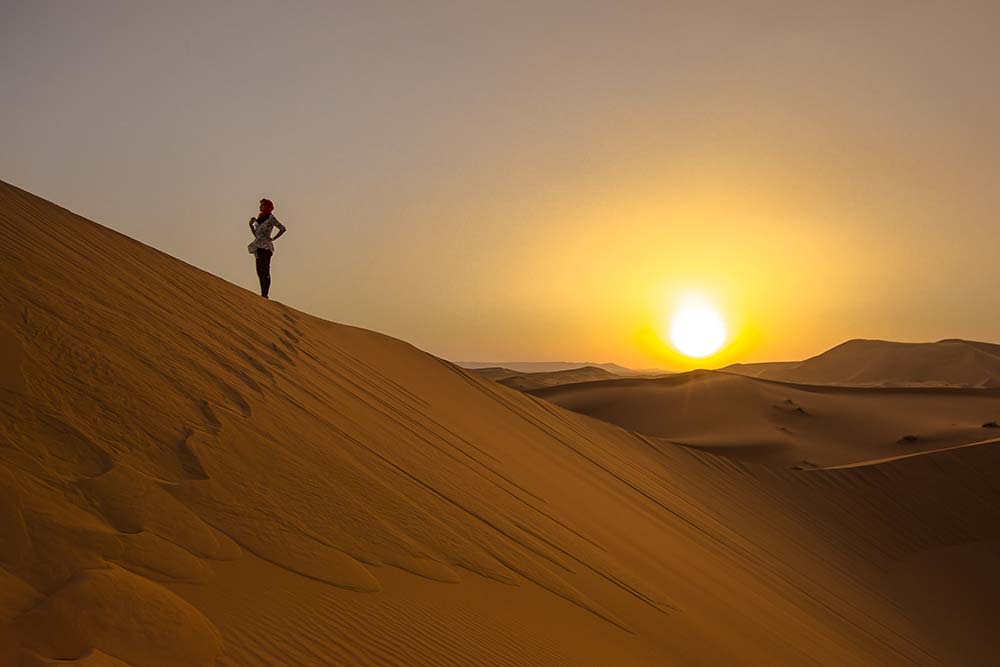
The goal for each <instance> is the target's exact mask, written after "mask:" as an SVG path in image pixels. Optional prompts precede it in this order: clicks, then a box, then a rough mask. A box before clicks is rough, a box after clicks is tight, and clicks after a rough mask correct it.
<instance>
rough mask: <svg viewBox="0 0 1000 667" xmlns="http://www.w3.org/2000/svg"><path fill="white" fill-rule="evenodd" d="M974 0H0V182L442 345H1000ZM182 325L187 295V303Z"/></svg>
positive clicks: (988, 27) (415, 339) (354, 319)
mask: <svg viewBox="0 0 1000 667" xmlns="http://www.w3.org/2000/svg"><path fill="white" fill-rule="evenodd" d="M998 35H1000V5H998V4H997V3H995V2H984V3H977V4H963V3H956V2H941V3H936V4H932V3H923V2H897V3H873V2H861V3H857V4H853V5H852V4H850V3H830V2H816V3H803V2H790V3H750V2H731V3H720V4H718V5H716V6H714V7H708V3H702V2H691V3H671V2H648V3H646V2H620V1H618V2H604V3H595V2H582V1H576V2H543V1H536V2H510V1H505V2H495V3H486V2H474V1H469V2H434V3H431V2H394V3H389V2H357V3H346V2H344V3H337V2H316V3H293V2H282V3H249V2H234V3H223V2H207V3H203V2H191V3H181V2H139V1H132V0H130V1H127V2H120V3H111V2H98V1H96V0H94V1H81V2H69V1H65V2H40V1H37V0H32V1H29V2H13V3H12V2H9V1H7V0H0V81H2V84H3V96H2V104H0V128H2V131H0V179H3V180H6V181H9V182H11V183H13V184H15V185H18V186H19V187H22V188H25V189H27V190H30V191H32V192H35V193H36V194H39V195H41V196H43V197H45V198H47V199H50V200H53V201H55V202H56V203H58V204H61V205H63V206H66V207H67V208H70V209H72V210H74V211H76V212H78V213H80V214H82V215H84V216H86V217H89V218H91V219H94V220H96V221H98V222H101V223H103V224H106V225H108V226H110V227H113V228H115V229H117V230H119V231H121V232H124V233H126V234H128V235H130V236H132V237H135V238H137V239H139V240H141V241H143V242H145V243H148V244H150V245H153V246H155V247H157V248H160V249H162V250H164V251H166V252H168V253H170V254H172V255H175V256H177V257H180V258H181V259H183V260H185V261H188V262H191V263H193V264H195V265H197V266H199V267H201V268H203V269H206V270H208V271H210V272H212V273H215V274H217V275H219V276H222V277H223V278H226V279H227V280H231V281H233V282H236V283H238V284H240V285H243V286H245V287H247V288H249V289H255V288H256V276H255V274H254V268H253V258H252V257H251V256H250V255H249V254H247V252H246V249H245V248H246V244H247V242H249V240H250V238H249V231H248V229H247V226H246V222H247V220H248V219H249V217H250V216H251V215H253V214H254V213H255V212H256V204H257V200H258V199H259V198H260V197H262V196H267V197H270V198H271V199H273V200H274V201H275V203H276V205H277V208H276V210H275V214H276V215H277V216H278V217H279V218H280V219H281V220H282V222H284V223H285V224H286V225H287V227H288V234H287V236H285V237H284V238H283V239H281V241H280V242H279V243H278V248H277V252H276V254H275V257H274V261H273V267H272V273H273V277H274V287H273V288H272V294H271V295H272V297H273V298H275V299H278V300H280V301H283V302H285V303H287V304H289V305H291V306H294V307H297V308H301V309H303V310H305V311H308V312H311V313H314V314H316V315H319V316H321V317H325V318H329V319H333V320H336V321H339V322H345V323H349V324H354V325H357V326H362V327H366V328H372V329H376V330H379V331H383V332H386V333H389V334H391V335H393V336H396V337H399V338H403V339H405V340H408V341H410V342H412V343H414V344H416V345H417V346H419V347H421V348H423V349H426V350H428V351H430V352H433V353H435V354H438V355H440V356H444V357H447V358H451V359H463V360H472V359H478V360H541V359H572V360H593V361H617V362H620V363H624V364H628V365H632V366H661V367H678V362H677V360H676V359H673V358H671V357H670V356H669V355H668V354H667V353H666V352H665V348H664V346H663V345H662V344H660V343H658V342H657V333H658V331H659V330H660V328H661V327H660V323H661V321H663V320H664V318H665V317H666V316H667V314H668V313H669V310H670V307H671V304H672V303H673V301H674V300H675V299H676V297H677V295H678V294H680V293H682V292H684V291H685V290H697V291H700V292H702V293H704V294H706V295H707V296H708V297H710V298H712V299H714V300H715V301H716V302H717V303H718V304H719V306H720V307H721V308H722V310H723V312H724V313H725V314H726V316H727V318H729V320H730V327H731V328H732V329H733V330H734V331H735V332H736V333H737V334H738V336H737V338H736V343H734V345H733V346H731V348H730V349H729V351H728V353H727V354H725V355H723V356H721V357H719V358H717V359H715V360H713V362H715V363H714V364H712V365H718V364H721V363H725V362H729V361H736V360H739V361H753V360H766V359H791V358H802V357H805V356H809V355H812V354H815V353H818V352H820V351H822V350H823V349H825V348H827V347H830V346H832V345H834V344H836V343H839V342H841V341H843V340H845V339H847V338H853V337H865V338H887V339H896V340H936V339H939V338H946V337H964V338H973V339H981V340H993V341H996V340H1000V290H998V288H1000V261H998V254H1000V233H998V229H1000V38H998ZM192 316H194V317H196V316H197V313H192Z"/></svg>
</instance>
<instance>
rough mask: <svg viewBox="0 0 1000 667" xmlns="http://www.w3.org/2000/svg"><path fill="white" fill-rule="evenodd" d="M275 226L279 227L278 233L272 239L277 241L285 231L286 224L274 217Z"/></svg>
mask: <svg viewBox="0 0 1000 667" xmlns="http://www.w3.org/2000/svg"><path fill="white" fill-rule="evenodd" d="M274 226H275V227H277V228H278V233H277V234H275V235H274V236H273V237H272V238H271V240H272V241H277V240H278V239H280V238H281V235H282V234H284V233H285V226H284V225H283V224H281V223H280V222H278V219H277V218H275V219H274Z"/></svg>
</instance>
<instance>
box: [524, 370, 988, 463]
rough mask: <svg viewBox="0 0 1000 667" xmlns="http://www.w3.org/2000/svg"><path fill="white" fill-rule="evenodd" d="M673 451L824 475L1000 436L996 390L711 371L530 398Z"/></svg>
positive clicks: (566, 388) (569, 388) (563, 389)
mask: <svg viewBox="0 0 1000 667" xmlns="http://www.w3.org/2000/svg"><path fill="white" fill-rule="evenodd" d="M532 393H534V394H535V395H536V396H539V397H541V398H544V399H546V400H548V401H551V402H553V403H556V404H558V405H560V406H562V407H564V408H568V409H570V410H573V411H575V412H580V413H583V414H586V415H589V416H592V417H596V418H598V419H601V420H603V421H607V422H611V423H613V424H617V425H619V426H622V427H623V428H627V429H629V430H631V431H635V432H637V433H642V434H644V435H649V436H653V437H656V438H662V439H664V440H668V441H670V442H673V443H678V444H685V445H690V446H694V447H698V448H700V449H702V450H706V451H714V452H717V453H724V454H727V455H729V456H733V457H737V458H740V459H743V460H748V461H755V462H759V463H768V464H773V465H781V466H797V467H801V466H804V467H821V466H833V465H841V464H847V463H851V462H854V461H862V460H868V459H876V458H883V457H893V456H897V455H900V454H908V453H912V452H917V451H924V450H933V449H938V448H941V447H950V446H958V445H965V444H968V443H972V442H978V441H980V440H984V439H989V438H992V437H996V436H1000V432H997V433H995V432H994V430H993V426H985V425H987V424H994V425H995V424H996V423H997V422H998V420H1000V389H953V388H895V389H865V388H853V387H831V386H809V385H795V384H787V383H781V382H776V381H767V380H761V379H758V378H749V377H741V376H738V375H733V374H729V373H721V372H717V371H693V372H690V373H680V374H677V375H673V376H669V377H665V378H658V379H618V380H607V381H602V382H589V383H586V384H574V385H563V386H556V387H551V388H542V389H538V390H536V391H533V392H532Z"/></svg>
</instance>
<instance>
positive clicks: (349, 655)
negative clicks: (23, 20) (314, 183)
mask: <svg viewBox="0 0 1000 667" xmlns="http://www.w3.org/2000/svg"><path fill="white" fill-rule="evenodd" d="M0 202H2V206H0V222H2V223H3V224H4V225H5V226H7V227H8V229H11V230H12V233H11V236H10V240H9V245H8V250H7V252H8V257H7V259H5V261H4V262H3V263H2V264H0V279H2V280H3V282H4V284H5V285H6V289H5V290H3V291H2V292H0V338H2V342H3V346H2V349H3V353H2V354H3V356H2V358H0V361H2V362H3V364H4V366H3V368H4V372H3V374H2V378H0V664H4V665H7V664H11V665H23V664H29V665H50V664H56V663H58V664H79V665H116V666H120V665H132V666H133V667H147V666H148V667H159V666H161V665H179V664H183V665H192V666H200V665H225V666H230V665H233V666H235V665H273V664H303V665H443V664H490V665H532V664H534V665H588V664H589V665H609V664H616V665H661V664H678V665H686V664H690V665H694V664H747V665H752V664H789V665H791V664H795V665H801V664H825V665H834V664H836V665H849V664H850V665H895V664H899V665H909V664H928V665H931V664H963V662H964V664H976V662H975V660H977V659H980V658H982V657H983V656H985V655H988V654H989V653H988V651H991V650H995V648H996V645H995V642H994V641H993V640H992V638H991V637H990V636H989V633H978V632H976V630H977V629H976V628H974V627H972V628H970V627H968V626H963V627H959V628H953V627H951V626H949V625H947V624H941V623H934V622H933V617H932V614H930V613H929V612H928V611H927V608H926V607H925V606H921V605H922V603H920V602H919V600H918V601H914V600H913V599H912V598H913V596H914V593H915V592H917V593H919V591H920V589H919V581H921V579H922V577H924V578H925V575H926V573H927V572H935V573H938V574H939V575H940V572H939V570H938V569H936V568H935V567H934V564H935V563H936V560H935V559H937V558H940V557H941V556H940V554H942V553H945V554H946V555H947V556H951V555H953V554H956V553H957V554H958V556H956V557H961V558H962V559H963V562H965V563H966V564H967V565H969V566H968V567H966V568H965V569H964V570H963V572H964V573H965V574H966V575H968V577H969V578H968V580H963V581H962V582H956V581H954V580H951V579H948V578H947V577H945V576H939V577H938V578H937V584H938V585H939V587H940V589H941V590H948V589H950V588H954V587H955V586H956V585H958V584H961V585H964V586H969V585H970V581H971V582H972V583H975V584H977V585H980V586H982V585H989V584H991V583H995V581H996V580H995V578H994V579H989V577H990V576H991V574H990V570H989V568H988V567H987V566H988V565H989V563H990V562H991V560H990V558H991V555H990V554H991V553H992V552H991V550H990V549H991V548H990V545H991V544H992V540H996V539H997V538H998V535H997V526H1000V521H998V519H1000V517H998V516H997V513H998V512H997V507H998V502H997V500H998V498H997V495H998V491H997V490H998V489H1000V484H998V482H1000V480H997V478H996V472H995V471H997V470H1000V468H998V467H997V464H998V461H997V450H996V448H995V447H991V446H985V445H984V446H982V447H970V448H966V449H963V450H948V451H943V452H936V453H931V454H927V455H924V456H920V457H914V458H910V459H905V460H899V461H892V462H889V463H885V464H881V465H869V466H862V467H858V468H852V469H847V470H829V471H823V470H815V471H789V470H774V469H772V468H768V467H765V466H760V465H754V464H751V463H747V462H742V461H739V460H735V459H733V458H731V457H725V456H716V455H713V454H711V453H707V452H703V451H697V450H694V449H691V448H684V447H678V446H676V445H671V444H669V443H667V442H665V441H662V440H657V439H654V438H650V437H646V436H641V435H636V434H634V433H632V432H629V431H625V430H623V429H621V428H618V427H616V426H613V425H610V424H606V423H603V422H600V421H597V420H594V419H591V418H589V417H587V416H584V415H578V414H575V413H573V412H570V411H567V410H564V409H562V408H560V407H558V406H556V405H553V404H551V403H549V402H547V401H545V400H542V399H540V398H537V397H534V396H530V395H526V394H522V393H520V392H517V391H514V390H512V389H509V388H507V387H503V386H501V385H498V384H496V383H493V382H489V381H486V380H483V379H481V378H478V377H476V376H475V375H474V374H472V373H469V372H466V371H464V370H462V369H461V368H459V367H457V366H455V365H453V364H450V363H448V362H445V361H443V360H440V359H437V358H435V357H433V356H431V355H429V354H426V353H424V352H421V351H420V350H417V349H416V348H414V347H413V346H411V345H409V344H407V343H404V342H402V341H398V340H395V339H392V338H390V337H387V336H384V335H380V334H376V333H373V332H369V331H364V330H361V329H357V328H354V327H349V326H344V325H338V324H334V323H330V322H326V321H323V320H320V319H318V318H314V317H311V316H308V315H305V314H303V313H300V312H297V311H295V310H293V309H291V308H287V307H285V306H282V305H281V304H279V303H275V302H267V301H264V300H261V299H260V298H259V297H257V296H255V295H253V294H251V293H249V292H247V291H245V290H243V289H240V288H238V287H236V286H234V285H231V284H228V283H226V282H225V281H223V280H220V279H218V278H216V277H214V276H211V275H210V274H207V273H205V272H203V271H201V270H199V269H196V268H194V267H191V266H188V265H186V264H184V263H182V262H179V261H178V260H176V259H173V258H171V257H169V256H167V255H165V254H163V253H160V252H158V251H156V250H153V249H151V248H148V247H146V246H144V245H142V244H140V243H138V242H136V241H134V240H131V239H129V238H127V237H124V236H122V235H120V234H117V233H115V232H113V231H111V230H109V229H106V228H103V227H101V226H99V225H97V224H95V223H93V222H90V221H87V220H85V219H83V218H81V217H79V216H77V215H74V214H72V213H70V212H68V211H66V210H65V209H61V208H59V207H57V206H55V205H53V204H51V203H49V202H46V201H44V200H42V199H40V198H38V197H35V196H34V195H30V194H28V193H26V192H24V191H22V190H19V189H17V188H15V187H13V186H10V185H7V184H3V183H0ZM732 377H734V376H732ZM613 382H618V381H613ZM949 550H950V551H949ZM972 565H976V566H977V567H972ZM995 571H996V570H993V572H995ZM895 574H899V576H898V577H895V576H894V575H895ZM992 576H994V577H995V575H992ZM897 579H898V580H897ZM914 582H918V583H914ZM918 597H919V596H918ZM952 602H953V603H954V604H956V605H958V607H960V608H961V609H960V610H964V611H969V610H970V609H973V610H974V611H976V612H977V613H978V614H979V616H977V618H985V617H988V613H989V612H990V611H991V609H990V608H989V606H988V605H989V603H988V601H986V602H981V604H980V607H978V608H975V607H962V604H964V603H965V602H968V601H967V600H957V601H955V600H953V601H952ZM927 604H930V605H933V604H935V600H933V599H932V600H930V601H929V602H928V603H927Z"/></svg>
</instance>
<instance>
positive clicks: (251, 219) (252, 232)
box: [250, 218, 257, 236]
mask: <svg viewBox="0 0 1000 667" xmlns="http://www.w3.org/2000/svg"><path fill="white" fill-rule="evenodd" d="M255 222H257V218H250V233H251V234H253V235H254V236H257V230H256V229H254V228H253V223H255Z"/></svg>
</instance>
